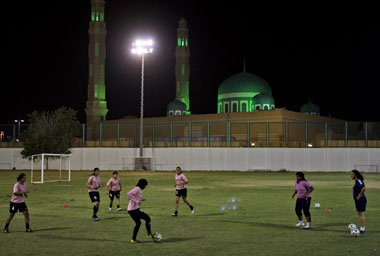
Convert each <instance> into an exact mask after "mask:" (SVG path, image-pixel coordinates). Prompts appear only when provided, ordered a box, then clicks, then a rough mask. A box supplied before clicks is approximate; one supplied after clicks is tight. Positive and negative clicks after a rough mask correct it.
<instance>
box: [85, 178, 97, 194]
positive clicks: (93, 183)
mask: <svg viewBox="0 0 380 256" xmlns="http://www.w3.org/2000/svg"><path fill="white" fill-rule="evenodd" d="M87 184H88V185H91V186H94V187H95V188H89V189H88V192H98V191H99V187H100V177H99V175H98V176H95V175H91V176H90V178H88V182H87Z"/></svg>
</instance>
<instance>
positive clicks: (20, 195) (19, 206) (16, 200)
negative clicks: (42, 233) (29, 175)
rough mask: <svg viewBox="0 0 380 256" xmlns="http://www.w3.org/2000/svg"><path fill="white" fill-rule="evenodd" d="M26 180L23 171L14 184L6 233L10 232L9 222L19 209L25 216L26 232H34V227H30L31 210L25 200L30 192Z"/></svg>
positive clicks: (5, 228)
mask: <svg viewBox="0 0 380 256" xmlns="http://www.w3.org/2000/svg"><path fill="white" fill-rule="evenodd" d="M25 181H26V175H25V174H24V173H21V174H20V175H19V176H18V177H17V182H16V184H15V185H14V186H13V193H12V199H11V202H10V206H9V213H10V214H9V216H8V219H7V222H6V223H5V227H4V233H9V229H8V228H9V224H10V223H11V220H12V219H13V217H14V216H15V214H16V212H17V211H19V212H22V213H23V214H24V216H25V232H33V231H32V229H31V228H30V227H29V223H30V219H29V211H28V207H27V206H26V204H25V200H24V197H28V193H29V191H28V188H27V186H26V184H25Z"/></svg>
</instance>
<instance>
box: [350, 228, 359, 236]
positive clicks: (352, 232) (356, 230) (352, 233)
mask: <svg viewBox="0 0 380 256" xmlns="http://www.w3.org/2000/svg"><path fill="white" fill-rule="evenodd" d="M359 234H360V231H359V229H356V228H355V229H353V230H351V235H352V236H355V237H357V236H359Z"/></svg>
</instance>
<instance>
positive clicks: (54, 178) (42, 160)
mask: <svg viewBox="0 0 380 256" xmlns="http://www.w3.org/2000/svg"><path fill="white" fill-rule="evenodd" d="M70 156H71V155H70V154H45V153H44V154H38V155H33V156H32V157H31V159H30V161H31V173H30V178H31V183H33V184H43V183H44V182H62V181H68V182H70V180H71V166H70Z"/></svg>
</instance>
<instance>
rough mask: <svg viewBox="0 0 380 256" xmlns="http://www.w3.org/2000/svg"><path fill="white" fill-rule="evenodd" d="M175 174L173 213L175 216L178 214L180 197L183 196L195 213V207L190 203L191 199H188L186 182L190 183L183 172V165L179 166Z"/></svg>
mask: <svg viewBox="0 0 380 256" xmlns="http://www.w3.org/2000/svg"><path fill="white" fill-rule="evenodd" d="M175 172H176V175H175V185H174V186H175V188H176V191H175V196H176V197H175V212H174V213H173V214H172V216H173V217H177V216H178V207H179V198H180V197H182V199H183V201H184V202H185V204H187V205H188V206H189V207H190V211H191V213H194V207H193V206H192V205H191V204H190V202H189V201H187V199H186V197H187V188H186V186H185V184H187V183H189V181H188V179H187V178H186V176H185V175H184V174H183V173H182V170H181V167H177V168H176V170H175Z"/></svg>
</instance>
